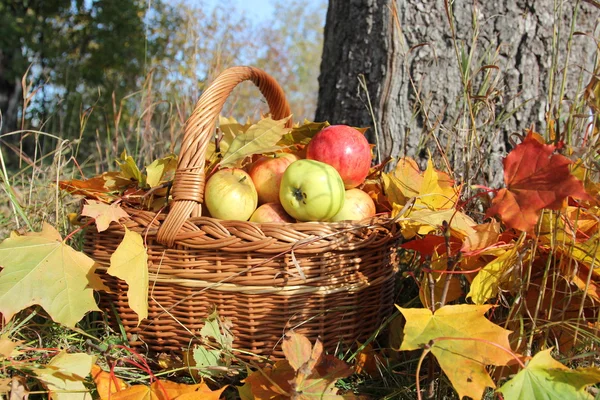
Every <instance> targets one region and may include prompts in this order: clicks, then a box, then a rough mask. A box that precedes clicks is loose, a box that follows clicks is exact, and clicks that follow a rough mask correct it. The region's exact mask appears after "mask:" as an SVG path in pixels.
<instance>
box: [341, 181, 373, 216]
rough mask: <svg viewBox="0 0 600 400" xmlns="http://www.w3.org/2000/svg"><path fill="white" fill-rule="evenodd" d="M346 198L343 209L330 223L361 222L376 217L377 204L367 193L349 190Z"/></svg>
mask: <svg viewBox="0 0 600 400" xmlns="http://www.w3.org/2000/svg"><path fill="white" fill-rule="evenodd" d="M344 197H345V199H344V205H343V206H342V209H341V210H340V211H339V212H338V213H337V214H335V215H334V216H333V218H331V219H330V221H332V222H337V221H360V220H362V219H365V218H368V217H372V216H373V215H375V202H374V201H373V199H372V198H371V196H369V195H368V194H367V193H366V192H364V191H362V190H360V189H356V188H355V189H349V190H346V193H345V196H344Z"/></svg>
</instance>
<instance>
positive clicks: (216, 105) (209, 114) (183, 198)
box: [157, 67, 292, 247]
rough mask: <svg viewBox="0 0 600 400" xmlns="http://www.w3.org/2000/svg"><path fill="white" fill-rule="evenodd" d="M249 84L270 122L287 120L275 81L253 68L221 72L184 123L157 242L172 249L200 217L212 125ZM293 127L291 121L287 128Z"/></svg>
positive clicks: (285, 104)
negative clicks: (264, 104) (231, 96)
mask: <svg viewBox="0 0 600 400" xmlns="http://www.w3.org/2000/svg"><path fill="white" fill-rule="evenodd" d="M246 80H249V81H252V82H253V83H254V84H255V85H256V86H258V88H259V89H260V91H261V93H262V94H263V96H264V97H265V99H266V100H267V103H268V105H269V109H270V110H271V115H272V117H273V119H282V118H285V117H288V116H290V114H291V111H290V106H289V104H288V102H287V99H286V97H285V94H284V93H283V90H282V89H281V87H280V86H279V84H278V83H277V81H275V79H274V78H273V77H272V76H271V75H269V74H267V73H266V72H264V71H262V70H260V69H258V68H255V67H232V68H228V69H226V70H225V71H223V72H222V73H221V74H220V75H219V76H218V77H217V78H216V79H215V80H214V81H213V83H212V84H211V85H210V86H209V87H208V88H207V89H206V90H205V91H204V92H203V93H202V96H200V99H199V100H198V102H197V103H196V106H195V108H194V111H193V112H192V115H191V116H190V117H189V118H188V120H187V121H186V123H185V131H184V135H183V142H182V143H181V151H180V155H179V161H178V163H177V170H176V171H175V178H174V180H173V186H172V189H171V194H172V195H173V200H172V203H171V209H170V211H169V213H168V214H167V217H166V218H165V220H164V222H163V223H162V225H161V227H160V228H159V230H158V234H157V240H158V241H159V243H162V244H164V245H166V246H169V247H170V246H172V245H173V243H174V241H175V237H176V235H177V233H178V232H179V230H180V229H181V227H182V226H183V224H184V222H185V220H186V219H188V218H189V217H190V216H200V215H201V214H202V207H201V205H202V201H203V200H204V196H203V195H204V160H205V154H206V149H207V147H208V144H209V142H210V141H211V139H212V137H213V133H214V128H215V124H216V122H217V118H218V116H219V113H220V112H221V110H222V109H223V105H224V104H225V101H226V100H227V97H228V96H229V94H231V91H232V90H233V89H234V88H235V87H236V86H237V85H238V84H239V83H241V82H243V81H246ZM291 124H292V121H291V119H290V120H289V121H288V123H287V126H288V127H290V126H291Z"/></svg>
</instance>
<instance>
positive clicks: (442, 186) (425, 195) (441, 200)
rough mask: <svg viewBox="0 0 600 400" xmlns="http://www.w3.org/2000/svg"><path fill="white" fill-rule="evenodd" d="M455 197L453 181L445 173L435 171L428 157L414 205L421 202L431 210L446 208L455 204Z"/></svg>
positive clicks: (456, 193)
mask: <svg viewBox="0 0 600 400" xmlns="http://www.w3.org/2000/svg"><path fill="white" fill-rule="evenodd" d="M457 199H458V191H457V190H456V189H455V188H454V182H452V181H451V180H450V179H449V178H448V176H447V175H446V174H442V173H439V172H438V171H436V170H435V168H434V167H433V161H431V158H430V159H429V160H428V161H427V169H426V170H425V173H424V174H423V184H422V185H421V190H420V191H419V195H418V197H417V202H416V203H415V207H417V208H418V204H419V203H421V204H423V205H425V206H427V208H430V209H432V210H442V209H448V208H452V207H454V206H455V205H456V200H457Z"/></svg>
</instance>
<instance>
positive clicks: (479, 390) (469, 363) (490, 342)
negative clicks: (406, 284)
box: [398, 304, 513, 399]
mask: <svg viewBox="0 0 600 400" xmlns="http://www.w3.org/2000/svg"><path fill="white" fill-rule="evenodd" d="M490 308H491V306H489V305H485V306H476V305H467V304H461V305H452V306H448V305H447V306H444V307H441V308H439V309H438V310H436V312H435V313H432V312H431V310H429V309H422V308H401V307H398V309H399V310H400V312H401V313H402V315H403V316H404V318H405V319H406V325H405V327H404V340H403V341H402V345H401V346H400V350H418V349H422V348H424V346H431V352H432V353H433V355H434V356H435V357H436V359H437V360H438V362H439V364H440V366H441V368H442V370H443V371H444V373H445V374H446V375H447V376H448V378H449V379H450V382H452V386H453V387H454V389H455V390H456V391H457V392H458V395H459V397H460V398H461V399H462V398H463V397H464V396H469V397H472V398H473V399H480V398H481V397H482V396H483V392H484V390H485V388H486V387H495V384H494V382H493V381H492V379H491V378H490V376H489V374H488V372H487V370H486V367H487V366H488V365H506V364H507V363H508V362H509V361H510V360H512V359H513V358H512V357H511V355H510V354H508V353H507V352H505V351H503V350H502V349H501V348H505V349H507V350H510V343H509V341H508V336H509V334H510V333H511V332H510V331H508V330H506V329H504V328H502V327H500V326H498V325H495V324H493V323H492V322H490V321H489V320H488V319H487V318H485V317H484V314H485V313H486V312H487V311H488V310H489V309H490ZM440 338H446V339H445V340H442V339H440ZM448 338H457V339H455V340H452V339H448ZM432 341H433V342H432ZM496 345H497V346H500V347H501V348H499V347H497V346H496Z"/></svg>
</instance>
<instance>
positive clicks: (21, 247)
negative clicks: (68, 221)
mask: <svg viewBox="0 0 600 400" xmlns="http://www.w3.org/2000/svg"><path fill="white" fill-rule="evenodd" d="M44 232H45V234H44ZM0 266H2V267H3V270H2V272H0V312H2V314H3V315H4V318H6V319H7V320H10V319H11V318H12V317H13V315H14V314H15V313H16V312H18V311H21V310H23V309H25V308H27V307H29V306H32V305H34V304H39V305H41V306H42V307H43V308H44V310H46V312H47V313H48V314H49V315H50V317H52V319H53V320H55V321H56V322H59V323H61V324H64V325H66V326H69V327H74V326H75V324H76V323H77V322H79V320H81V318H83V316H84V315H85V314H86V313H87V312H89V311H95V310H98V307H97V306H96V301H95V300H94V293H93V289H92V288H91V287H90V279H89V276H91V275H93V274H94V269H95V267H94V260H92V259H91V258H89V257H88V256H87V255H85V254H83V253H81V252H78V251H75V250H74V249H73V248H71V247H70V246H68V245H67V244H65V243H64V242H63V241H62V239H61V238H60V235H59V234H58V232H57V231H56V230H55V229H54V228H52V227H51V226H50V225H46V226H45V227H44V231H42V235H36V236H34V235H28V236H13V237H10V238H8V239H5V240H4V241H3V242H2V243H0Z"/></svg>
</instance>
